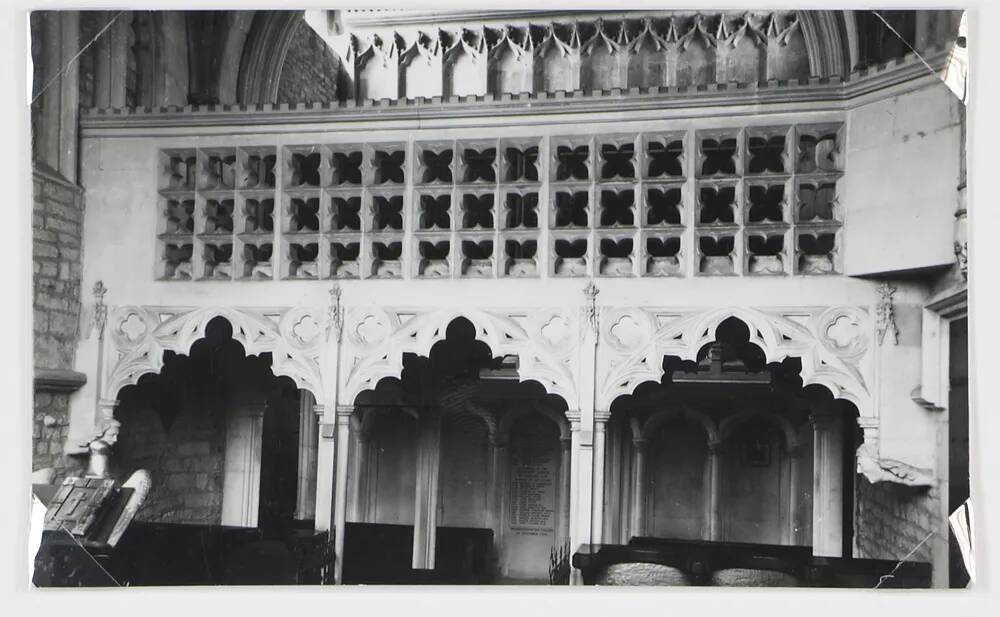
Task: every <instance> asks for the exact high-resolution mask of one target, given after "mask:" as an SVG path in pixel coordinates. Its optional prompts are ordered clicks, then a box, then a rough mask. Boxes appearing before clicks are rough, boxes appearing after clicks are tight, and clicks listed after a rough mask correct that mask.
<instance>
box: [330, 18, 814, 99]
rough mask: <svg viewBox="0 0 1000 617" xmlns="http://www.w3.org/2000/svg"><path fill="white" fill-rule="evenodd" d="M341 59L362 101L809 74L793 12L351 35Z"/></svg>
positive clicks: (589, 89)
mask: <svg viewBox="0 0 1000 617" xmlns="http://www.w3.org/2000/svg"><path fill="white" fill-rule="evenodd" d="M814 53H815V52H814ZM345 57H346V59H347V66H348V68H349V70H350V71H351V73H352V75H351V77H352V79H353V83H354V84H355V96H356V98H357V100H358V101H359V102H363V101H365V100H372V99H373V100H379V99H396V98H399V99H406V98H411V99H412V98H417V97H425V98H428V99H429V98H433V97H444V98H448V97H463V96H482V95H486V94H492V95H501V94H518V93H542V92H557V91H563V92H572V91H576V90H581V91H583V92H592V91H594V92H600V91H610V90H615V89H619V90H627V89H629V88H642V89H650V88H667V87H673V86H686V87H698V86H707V85H708V84H714V83H730V82H734V83H743V84H746V83H756V82H760V81H768V80H786V79H799V78H806V77H809V76H810V75H811V74H812V73H813V71H812V69H811V60H810V57H809V50H808V49H807V46H806V42H805V39H804V33H803V28H802V25H801V23H800V17H799V16H798V14H797V13H796V12H794V11H775V12H766V13H750V12H747V13H742V14H740V13H714V14H701V13H690V12H682V11H672V12H670V14H666V13H660V14H655V15H649V14H647V15H643V14H641V13H640V14H637V15H636V16H635V17H626V18H621V17H618V18H616V19H603V18H601V17H598V18H596V19H594V20H592V21H582V22H581V21H573V22H566V23H563V22H551V23H547V24H539V23H517V24H505V25H492V24H490V25H483V26H480V27H468V26H466V27H463V28H460V29H457V30H454V31H450V30H445V29H439V30H438V31H437V32H436V33H429V32H424V31H419V32H416V33H414V34H410V33H406V34H405V35H404V33H403V32H400V31H385V32H383V31H379V32H378V33H375V32H369V33H367V34H360V35H351V40H350V44H349V48H348V50H347V54H346V56H345ZM812 63H813V64H815V63H816V62H815V60H814V61H812ZM417 75H419V76H420V77H421V79H419V80H417V79H414V77H415V76H417Z"/></svg>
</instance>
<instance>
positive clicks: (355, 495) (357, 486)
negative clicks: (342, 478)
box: [347, 414, 368, 523]
mask: <svg viewBox="0 0 1000 617" xmlns="http://www.w3.org/2000/svg"><path fill="white" fill-rule="evenodd" d="M350 449H351V456H350V463H348V467H347V468H348V472H349V475H350V480H349V484H350V486H351V494H350V495H349V496H348V498H347V502H348V509H349V510H350V518H351V521H352V522H355V523H363V522H366V521H365V518H366V512H365V510H366V509H367V503H365V502H367V495H366V491H365V487H364V484H366V482H365V478H366V477H367V475H366V472H367V466H368V465H367V463H368V461H367V460H366V458H367V456H366V455H367V454H368V440H367V439H366V435H364V434H363V433H362V431H361V421H360V420H359V419H358V416H357V414H355V415H354V416H351V448H350Z"/></svg>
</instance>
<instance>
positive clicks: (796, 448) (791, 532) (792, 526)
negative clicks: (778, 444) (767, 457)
mask: <svg viewBox="0 0 1000 617" xmlns="http://www.w3.org/2000/svg"><path fill="white" fill-rule="evenodd" d="M788 467H789V471H788V484H789V487H788V542H789V544H798V543H799V501H800V499H801V498H800V496H799V484H801V482H802V480H801V475H802V446H800V445H798V444H795V445H792V446H790V447H789V448H788Z"/></svg>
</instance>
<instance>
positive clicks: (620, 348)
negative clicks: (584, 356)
mask: <svg viewBox="0 0 1000 617" xmlns="http://www.w3.org/2000/svg"><path fill="white" fill-rule="evenodd" d="M609 313H610V314H609V315H608V318H607V319H602V337H603V340H604V342H605V343H607V345H606V346H605V347H604V350H603V353H602V354H601V358H599V362H600V363H601V368H602V371H601V372H603V374H604V375H605V377H604V379H603V380H602V382H601V383H600V384H598V396H597V401H596V404H597V408H598V409H609V408H610V405H611V403H612V402H613V401H614V400H615V399H616V398H617V397H619V396H621V395H623V394H629V393H631V392H633V391H634V390H635V388H636V387H637V386H638V385H639V384H640V383H642V382H644V381H654V382H658V381H660V380H661V379H662V377H663V374H664V369H663V357H664V356H676V357H678V358H680V359H681V360H691V361H695V360H696V359H697V356H698V352H699V350H701V349H702V348H703V347H705V346H706V345H708V344H710V343H712V342H714V340H715V331H716V329H717V328H718V327H719V325H720V324H721V323H722V322H723V321H726V320H727V319H730V318H736V319H738V320H740V321H741V322H743V323H744V324H745V325H746V326H747V328H748V329H749V331H750V340H749V342H750V343H752V344H753V345H756V346H757V347H759V348H760V349H761V350H762V351H763V353H764V358H765V362H766V363H768V364H770V363H772V362H781V361H783V360H785V359H787V358H799V359H800V360H801V361H802V370H801V373H800V376H801V378H802V385H803V386H809V385H813V384H816V385H822V386H824V387H826V388H827V389H829V390H830V392H831V393H832V394H833V396H834V397H835V398H841V399H844V400H847V401H849V402H851V403H853V404H854V405H855V406H856V407H857V408H858V411H859V412H860V415H861V417H862V418H869V419H870V418H875V419H877V410H876V409H875V406H874V404H873V401H872V395H871V392H870V390H869V388H868V384H869V383H871V381H872V377H871V374H872V371H873V370H874V358H873V351H872V341H873V339H874V323H873V321H872V319H871V316H870V315H869V313H868V311H867V310H866V309H864V308H860V307H834V308H829V309H797V310H794V311H792V310H789V311H781V310H765V309H754V308H749V307H728V308H717V309H708V310H703V311H699V310H691V309H685V310H667V309H664V310H662V311H657V310H641V309H612V310H610V311H609Z"/></svg>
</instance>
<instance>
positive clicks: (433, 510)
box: [412, 411, 441, 570]
mask: <svg viewBox="0 0 1000 617" xmlns="http://www.w3.org/2000/svg"><path fill="white" fill-rule="evenodd" d="M418 426H419V436H418V437H417V439H418V441H417V486H416V489H417V490H416V499H415V504H414V508H413V564H412V567H413V569H415V570H433V569H434V544H435V540H436V539H437V504H438V471H439V464H440V460H441V459H440V455H441V448H440V445H441V415H440V414H438V413H435V412H433V411H430V412H425V413H424V414H423V415H421V416H420V418H419V419H418Z"/></svg>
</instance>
